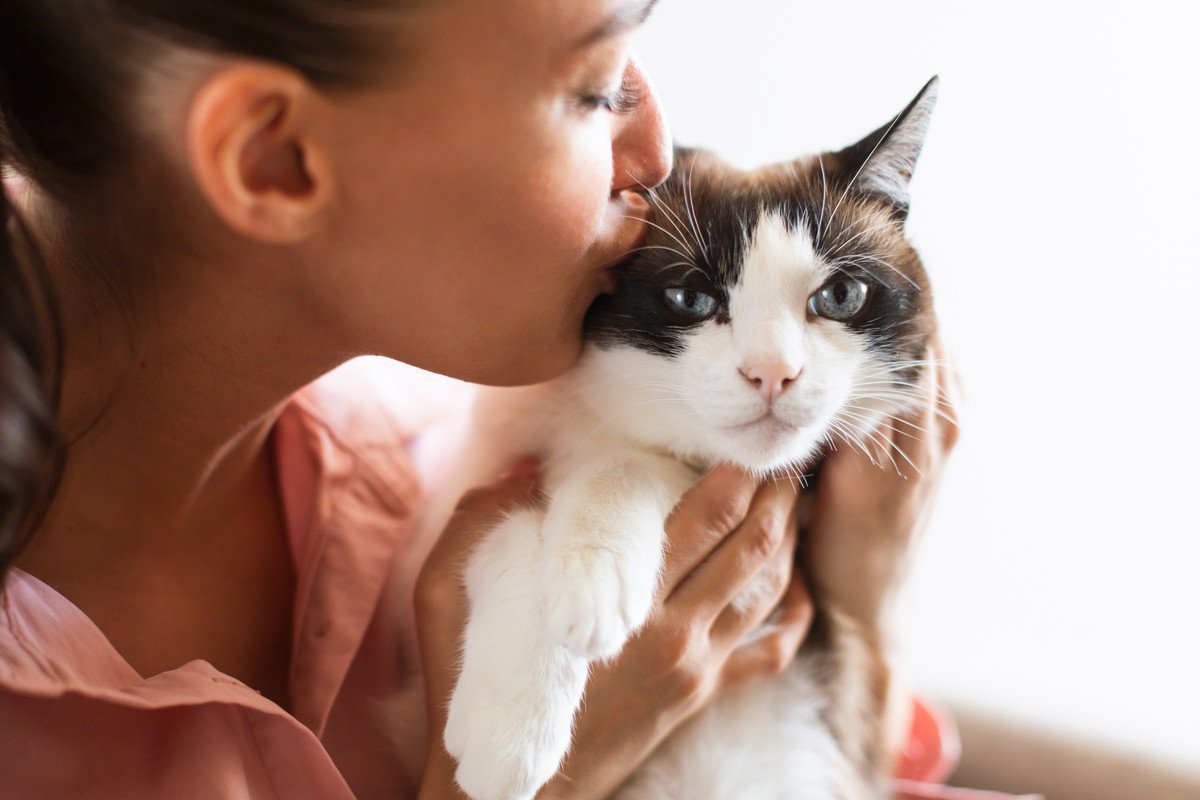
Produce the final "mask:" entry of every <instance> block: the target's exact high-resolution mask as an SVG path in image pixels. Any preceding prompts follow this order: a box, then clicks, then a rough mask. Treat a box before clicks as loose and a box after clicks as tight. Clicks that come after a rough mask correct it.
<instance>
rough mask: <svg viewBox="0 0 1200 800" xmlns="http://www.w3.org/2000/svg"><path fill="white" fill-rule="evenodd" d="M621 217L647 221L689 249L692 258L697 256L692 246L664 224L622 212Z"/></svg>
mask: <svg viewBox="0 0 1200 800" xmlns="http://www.w3.org/2000/svg"><path fill="white" fill-rule="evenodd" d="M621 217H622V218H623V219H636V220H638V221H639V222H645V223H646V224H647V225H649V226H650V227H652V228H658V229H659V230H660V231H662V232H663V233H665V234H666V235H667V236H669V237H670V238H671V239H672V240H673V241H674V242H675V243H676V244H677V245H679V246H680V247H682V248H683V249H685V250H687V251H688V254H689V255H690V256H691V257H692V258H695V257H696V254H695V252H694V251H693V250H692V249H691V248H690V247H689V246H688V245H687V244H686V243H685V242H683V241H682V240H681V239H680V238H679V237H678V236H676V235H675V234H673V233H671V232H670V231H669V230H667V229H666V228H664V227H663V226H662V225H659V224H658V223H657V222H655V221H654V220H649V219H645V218H643V217H637V216H634V215H633V214H622V215H621Z"/></svg>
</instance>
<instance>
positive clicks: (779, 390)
mask: <svg viewBox="0 0 1200 800" xmlns="http://www.w3.org/2000/svg"><path fill="white" fill-rule="evenodd" d="M738 372H740V373H741V375H742V377H743V378H745V379H746V380H747V381H749V382H750V383H752V384H754V388H756V389H758V392H759V394H761V395H762V396H763V399H764V400H766V401H767V405H771V404H772V403H774V402H775V401H776V400H778V399H779V396H780V395H781V394H783V393H784V392H785V391H787V388H788V387H789V386H791V385H792V384H793V383H795V382H796V379H797V378H799V377H800V369H798V368H796V367H793V366H792V365H790V364H785V363H783V362H779V361H776V362H765V363H758V364H750V365H749V366H746V367H743V368H741V369H739V370H738Z"/></svg>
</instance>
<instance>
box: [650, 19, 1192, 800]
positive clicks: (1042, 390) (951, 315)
mask: <svg viewBox="0 0 1200 800" xmlns="http://www.w3.org/2000/svg"><path fill="white" fill-rule="evenodd" d="M638 51H639V54H640V56H641V58H642V60H643V61H644V63H645V64H646V66H647V69H648V71H649V73H650V75H651V77H652V78H653V80H654V82H655V84H656V86H657V88H658V90H659V93H660V95H661V97H662V101H663V104H664V106H665V108H666V111H667V114H668V116H669V118H670V119H671V122H672V125H673V129H674V134H675V138H676V140H677V141H679V142H681V143H684V144H689V145H699V146H704V147H709V148H712V149H715V150H717V151H718V152H720V153H722V154H724V155H725V156H726V157H728V158H729V159H730V160H732V161H734V162H735V163H738V164H742V165H753V164H759V163H764V162H769V161H774V160H780V159H789V158H792V157H795V156H797V155H800V154H804V153H810V152H816V151H818V150H825V149H836V148H839V147H841V146H844V145H846V144H849V143H851V142H853V141H856V140H857V139H859V138H860V137H861V136H863V135H865V134H866V133H868V132H869V131H871V130H873V129H874V128H876V127H877V126H879V125H881V124H883V123H884V122H886V121H887V120H888V119H889V118H890V117H891V116H892V115H894V114H896V113H897V112H899V111H900V109H901V108H903V107H904V105H905V104H906V103H907V102H908V101H909V100H910V99H911V98H912V97H913V95H914V94H915V93H916V92H917V91H918V90H919V89H920V88H921V86H922V85H923V84H924V83H925V81H926V80H928V78H929V77H930V76H931V75H934V74H938V75H940V76H941V79H942V86H941V93H940V100H939V105H938V108H937V110H936V112H935V114H934V119H933V125H932V129H931V131H930V134H929V137H928V139H927V141H926V147H925V151H924V154H923V155H922V158H921V162H920V163H919V164H918V168H917V174H916V177H915V179H914V183H913V210H912V215H911V218H910V223H909V230H910V233H911V235H912V238H913V240H914V241H915V243H916V245H917V247H918V249H919V250H920V252H921V253H922V255H923V257H924V260H925V263H926V265H927V267H928V268H929V270H930V272H931V273H932V277H933V282H934V287H935V290H936V293H937V305H938V308H939V312H940V315H941V320H942V324H943V329H944V330H945V332H946V339H947V342H948V344H949V345H950V349H951V350H952V352H953V353H954V354H955V356H956V357H957V360H958V362H959V364H960V367H961V370H962V372H963V375H964V380H965V384H966V391H967V395H968V397H967V400H966V407H965V409H964V416H965V419H966V425H965V432H964V436H963V439H962V441H961V444H960V447H959V450H958V452H957V454H956V455H955V458H954V462H953V463H952V466H951V468H950V471H949V473H948V475H947V477H946V481H945V484H944V486H943V492H942V498H941V505H940V509H939V511H938V513H937V516H936V518H935V519H934V521H933V524H932V527H931V529H930V530H929V533H928V536H927V538H926V540H925V542H924V545H923V550H922V552H921V554H920V558H919V562H918V563H917V565H916V567H915V569H914V574H913V577H912V582H911V587H910V593H909V597H908V598H907V600H906V603H905V605H904V607H903V608H904V613H903V615H902V633H903V639H904V647H905V651H906V653H905V657H906V661H907V663H908V665H909V671H910V675H911V680H912V683H913V684H914V685H915V686H916V687H917V688H918V689H919V690H920V691H921V692H923V693H925V694H927V695H929V696H930V697H932V698H935V699H937V700H940V701H943V702H945V703H948V704H950V705H951V706H952V707H953V708H954V709H955V710H956V711H957V712H958V713H959V715H960V719H961V720H962V722H963V727H964V739H965V744H966V750H967V762H966V764H965V765H964V769H966V768H967V767H969V766H970V764H971V761H972V759H974V760H975V761H976V762H979V763H978V764H977V765H976V771H975V773H974V774H973V775H972V776H971V777H978V776H983V777H984V778H987V779H992V776H991V775H990V774H989V773H987V769H988V765H987V763H985V760H984V758H983V756H984V754H983V753H980V752H979V751H980V749H982V748H986V749H987V750H989V751H990V752H991V753H992V754H993V755H996V756H997V757H999V750H1000V749H1001V748H1002V747H1006V746H1012V747H1015V748H1016V750H1014V751H1013V752H1011V753H1008V754H1007V755H1006V756H1005V757H1009V758H1013V759H1018V760H1021V759H1024V760H1025V761H1026V762H1027V763H1028V764H1030V765H1031V766H1030V769H1034V766H1035V765H1034V762H1035V761H1037V760H1038V759H1039V758H1040V759H1042V760H1043V761H1046V762H1047V763H1046V764H1044V765H1043V767H1045V768H1046V769H1048V770H1049V771H1051V772H1053V771H1054V770H1055V769H1060V770H1061V769H1066V766H1065V762H1059V761H1058V759H1057V757H1056V756H1054V753H1055V752H1057V751H1055V750H1054V748H1055V747H1059V746H1066V745H1071V746H1072V747H1074V746H1075V745H1079V746H1081V747H1082V748H1083V749H1082V750H1079V751H1075V750H1072V751H1071V752H1083V753H1089V754H1092V757H1094V758H1096V759H1097V767H1096V770H1095V771H1094V772H1093V774H1092V776H1091V778H1092V779H1093V780H1095V781H1099V782H1101V783H1111V782H1110V781H1109V779H1108V778H1105V777H1103V776H1104V767H1103V763H1107V764H1109V765H1110V767H1109V768H1110V770H1112V771H1116V772H1124V773H1125V774H1126V775H1128V773H1129V770H1136V769H1137V768H1138V765H1154V766H1157V767H1161V768H1162V769H1163V770H1165V771H1167V772H1169V773H1170V774H1172V775H1175V776H1185V777H1187V776H1190V777H1191V778H1194V779H1195V780H1196V781H1197V783H1196V784H1195V786H1198V787H1200V621H1198V620H1197V617H1198V616H1200V512H1198V510H1197V508H1196V506H1197V501H1198V499H1200V491H1198V488H1197V487H1200V467H1198V464H1200V433H1198V432H1197V429H1198V426H1200V422H1198V420H1197V419H1196V414H1195V411H1196V408H1197V403H1196V400H1195V394H1194V393H1193V392H1194V387H1195V385H1196V383H1197V378H1196V375H1195V373H1196V372H1197V366H1198V362H1200V359H1198V358H1197V352H1196V351H1197V345H1200V335H1198V334H1197V330H1198V326H1200V255H1198V252H1200V243H1198V242H1197V241H1196V234H1197V231H1198V225H1197V222H1198V221H1200V2H1195V0H1189V1H1188V2H1174V3H1170V2H1161V0H1143V2H1140V3H1121V4H1116V3H1109V2H1091V3H1083V2H1060V3H1052V2H1044V0H1043V2H1036V3H1035V2H1028V1H1027V0H1013V1H1011V2H1007V3H1002V4H1001V3H988V4H979V3H963V2H952V0H927V1H925V2H906V3H896V2H876V1H874V0H840V1H839V2H815V1H814V0H739V1H738V2H729V0H723V1H721V0H661V2H660V4H659V8H658V10H657V11H656V12H655V14H654V15H653V17H652V18H651V21H650V23H649V25H648V26H647V28H646V29H645V30H644V31H643V33H642V34H640V41H639V43H638ZM996 731H1000V732H1003V731H1016V732H1017V734H1019V735H1018V736H1017V738H1015V739H1009V740H1006V739H1003V737H1000V738H993V739H989V738H987V737H988V736H991V735H993V734H995V732H996ZM996 735H997V736H999V734H996ZM973 738H974V740H975V741H976V742H977V745H976V746H975V750H974V753H973V752H972V747H973V745H972V741H973ZM1014 742H1015V744H1014ZM1022 742H1024V744H1022ZM1022 747H1024V750H1022V749H1021V748H1022ZM1125 759H1128V760H1125ZM1055 762H1058V766H1057V767H1056V766H1055ZM1102 762H1103V763H1102ZM1112 765H1117V766H1112ZM999 779H1000V778H999V777H996V778H995V780H999ZM1038 780H1041V781H1043V785H1041V786H1029V787H1019V788H1028V789H1039V788H1040V789H1041V790H1042V791H1046V793H1047V794H1048V795H1050V796H1051V798H1052V800H1053V797H1055V795H1054V794H1053V793H1052V792H1051V791H1049V790H1048V789H1047V787H1046V785H1045V783H1044V782H1045V781H1047V780H1049V779H1048V778H1046V777H1041V778H1039V779H1038ZM995 788H1009V787H995ZM1110 790H1111V786H1110ZM1100 791H1101V789H1097V790H1096V793H1094V794H1092V795H1091V796H1093V797H1099V796H1100ZM1120 791H1124V792H1125V794H1123V795H1122V794H1117V795H1116V796H1125V797H1130V798H1133V797H1138V798H1145V797H1150V796H1152V793H1151V792H1150V791H1149V790H1148V789H1147V790H1146V791H1145V792H1140V791H1139V792H1138V793H1136V794H1129V793H1128V790H1120ZM1153 796H1159V795H1153ZM1163 796H1166V795H1163ZM1191 796H1192V797H1200V792H1198V793H1197V794H1194V795H1191Z"/></svg>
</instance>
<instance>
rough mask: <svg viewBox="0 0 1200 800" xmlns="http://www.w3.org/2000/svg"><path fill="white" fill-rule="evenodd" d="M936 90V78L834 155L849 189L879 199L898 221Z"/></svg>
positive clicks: (904, 209) (905, 213)
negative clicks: (889, 117)
mask: <svg viewBox="0 0 1200 800" xmlns="http://www.w3.org/2000/svg"><path fill="white" fill-rule="evenodd" d="M937 90H938V79H937V76H936V75H935V76H934V77H932V78H930V79H929V83H927V84H925V87H924V88H923V89H921V91H920V92H918V93H917V96H916V97H914V98H913V101H912V102H911V103H909V104H908V107H907V108H905V109H904V110H903V111H901V112H900V113H899V114H898V115H897V116H896V117H895V118H894V119H893V120H892V121H891V122H889V123H888V124H887V125H884V126H883V127H882V128H880V129H879V130H877V131H875V132H873V133H871V134H869V135H868V136H867V137H866V138H864V139H863V140H862V141H860V142H856V143H855V144H852V145H850V146H849V147H847V148H846V149H844V150H841V151H839V152H838V153H837V154H836V156H837V158H838V163H839V164H840V165H841V169H842V170H844V174H846V175H847V176H849V180H850V184H851V186H852V187H853V188H855V189H857V190H858V191H860V192H864V193H866V194H874V195H878V196H880V197H882V198H883V199H884V200H886V201H888V202H889V203H890V204H891V205H892V207H893V208H895V210H896V213H897V215H898V216H899V217H900V218H901V219H904V218H905V217H907V216H908V183H909V181H910V180H912V174H913V169H915V168H916V166H917V156H919V155H920V154H921V146H922V145H923V144H924V143H925V131H926V130H928V128H929V118H930V116H931V115H932V114H933V106H934V103H936V102H937Z"/></svg>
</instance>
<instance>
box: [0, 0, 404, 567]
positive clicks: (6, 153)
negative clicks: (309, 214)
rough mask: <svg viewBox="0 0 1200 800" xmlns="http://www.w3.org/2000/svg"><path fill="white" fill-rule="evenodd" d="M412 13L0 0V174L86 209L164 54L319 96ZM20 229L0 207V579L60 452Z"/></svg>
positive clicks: (393, 8) (271, 1)
mask: <svg viewBox="0 0 1200 800" xmlns="http://www.w3.org/2000/svg"><path fill="white" fill-rule="evenodd" d="M413 2H415V0H237V1H236V2H228V1H227V0H0V174H3V173H9V172H14V171H15V172H16V173H19V174H20V175H22V176H23V177H24V178H26V179H28V180H29V181H30V182H32V183H33V184H35V185H37V186H38V187H39V188H41V189H44V190H45V191H46V192H47V193H49V194H50V195H51V196H54V197H57V198H58V199H59V200H60V201H62V202H63V203H64V209H65V211H66V212H67V213H69V212H70V206H71V202H70V199H71V198H77V199H80V200H81V201H86V197H87V195H88V192H89V187H92V186H94V185H95V184H94V181H95V180H97V179H101V178H103V177H104V176H106V175H109V174H110V173H113V172H119V171H120V169H121V167H122V165H123V164H126V163H129V159H133V158H136V157H137V154H138V153H139V152H140V150H139V147H141V146H142V143H141V142H140V141H139V139H138V135H137V131H138V119H137V112H138V108H137V106H136V104H137V103H138V100H137V98H138V96H139V91H138V90H139V88H140V83H141V81H142V80H144V78H145V76H146V74H147V73H148V71H149V70H151V69H153V68H154V67H155V66H156V65H157V64H158V63H159V62H160V60H161V59H163V57H164V56H166V55H169V54H170V53H172V52H175V51H178V50H180V49H181V48H182V49H184V50H192V51H198V52H209V53H224V54H231V55H240V56H246V57H250V58H257V59H262V60H265V61H271V62H275V63H279V64H284V65H287V66H290V67H292V68H293V69H295V70H297V71H298V72H300V73H301V74H302V75H304V76H305V77H306V78H307V79H309V80H310V81H312V82H313V83H314V85H317V86H321V87H334V86H342V85H353V84H357V83H362V82H366V81H367V80H368V79H369V76H370V74H371V72H372V68H373V67H375V66H376V65H377V64H379V63H384V62H386V61H387V60H389V59H393V58H394V57H395V56H396V55H397V52H396V51H397V50H398V49H399V48H400V47H401V42H400V41H399V37H400V35H401V33H402V30H401V27H400V26H399V25H398V24H395V23H398V22H400V21H401V17H402V15H401V13H400V12H401V11H402V10H403V9H404V8H406V7H409V6H411V5H412V4H413ZM0 194H2V192H0ZM18 223H19V220H17V219H16V212H15V209H13V208H11V206H10V203H9V200H8V198H7V197H4V198H0V580H2V579H3V576H4V574H5V572H6V571H7V568H8V567H9V565H10V564H11V563H12V560H13V559H14V558H15V556H16V554H17V553H18V552H19V550H20V548H21V547H22V546H24V544H26V543H27V541H28V538H29V536H30V535H31V533H32V531H33V529H34V528H35V527H36V525H37V524H38V521H39V517H40V513H41V512H42V510H44V508H45V506H46V504H47V503H48V501H49V498H51V497H52V496H53V491H54V484H55V483H56V482H57V473H58V471H59V466H60V465H61V457H60V456H61V452H62V447H60V445H59V437H58V436H57V434H56V432H55V430H56V428H55V424H54V419H55V407H56V405H57V398H56V394H57V387H58V385H59V384H60V382H61V375H60V372H61V369H60V367H59V362H60V359H61V346H60V341H59V340H60V339H61V337H60V336H58V335H57V330H56V324H48V321H53V320H56V319H57V316H56V314H55V313H54V309H55V304H54V298H53V296H52V293H51V292H50V291H49V288H48V287H49V283H48V281H47V280H45V277H46V275H45V270H43V269H41V267H40V264H39V265H34V264H25V263H20V262H18V259H17V255H16V249H15V244H16V243H15V242H14V241H12V232H13V231H16V230H21V229H22V228H21V226H20V225H19V224H18ZM27 249H30V250H34V251H35V248H27ZM25 260H26V261H28V260H31V259H25ZM33 260H36V259H33Z"/></svg>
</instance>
